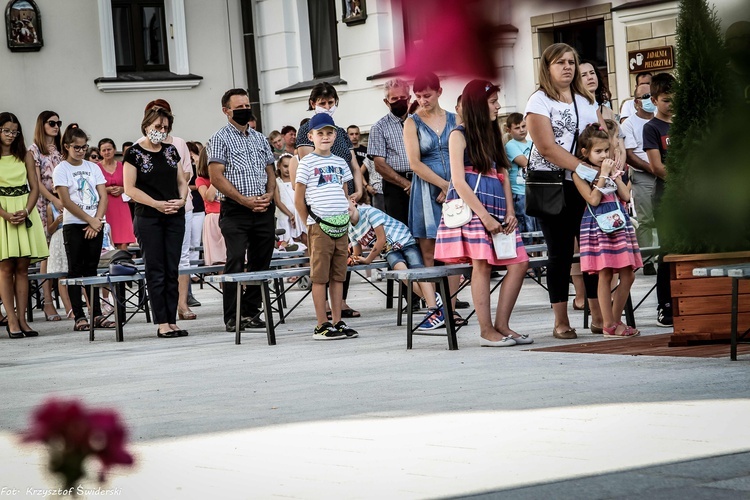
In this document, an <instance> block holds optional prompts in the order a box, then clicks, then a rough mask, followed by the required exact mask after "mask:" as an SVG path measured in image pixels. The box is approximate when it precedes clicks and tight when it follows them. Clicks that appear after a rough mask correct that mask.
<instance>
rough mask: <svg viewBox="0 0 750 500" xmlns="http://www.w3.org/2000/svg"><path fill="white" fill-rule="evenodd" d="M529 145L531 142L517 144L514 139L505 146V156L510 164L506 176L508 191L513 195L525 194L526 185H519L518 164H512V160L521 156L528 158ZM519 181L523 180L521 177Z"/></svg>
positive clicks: (523, 183)
mask: <svg viewBox="0 0 750 500" xmlns="http://www.w3.org/2000/svg"><path fill="white" fill-rule="evenodd" d="M531 145H532V142H531V141H529V140H527V141H526V142H519V141H517V140H515V139H511V140H509V141H508V143H507V144H506V145H505V154H506V156H507V157H508V161H509V162H510V172H508V175H509V176H510V191H511V193H513V194H521V195H523V194H526V183H525V182H520V183H519V179H518V173H519V169H520V168H521V167H520V166H519V165H518V163H516V162H514V161H513V159H514V158H517V157H519V156H521V155H523V156H525V157H526V158H528V157H529V154H530V153H531ZM520 180H523V177H521V179H520Z"/></svg>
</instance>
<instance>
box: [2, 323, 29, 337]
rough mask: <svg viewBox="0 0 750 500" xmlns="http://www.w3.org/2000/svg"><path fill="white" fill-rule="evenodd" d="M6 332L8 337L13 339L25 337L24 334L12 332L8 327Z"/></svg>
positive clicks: (6, 326)
mask: <svg viewBox="0 0 750 500" xmlns="http://www.w3.org/2000/svg"><path fill="white" fill-rule="evenodd" d="M5 331H6V332H8V337H10V338H12V339H22V338H23V337H24V335H23V332H11V331H10V327H9V326H8V325H5Z"/></svg>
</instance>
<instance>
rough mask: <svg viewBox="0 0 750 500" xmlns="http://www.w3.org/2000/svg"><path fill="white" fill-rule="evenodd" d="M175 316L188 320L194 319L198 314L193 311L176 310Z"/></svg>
mask: <svg viewBox="0 0 750 500" xmlns="http://www.w3.org/2000/svg"><path fill="white" fill-rule="evenodd" d="M177 317H178V318H180V319H182V320H185V321H190V320H193V319H196V318H197V317H198V315H197V314H195V313H194V312H193V311H185V312H180V311H177Z"/></svg>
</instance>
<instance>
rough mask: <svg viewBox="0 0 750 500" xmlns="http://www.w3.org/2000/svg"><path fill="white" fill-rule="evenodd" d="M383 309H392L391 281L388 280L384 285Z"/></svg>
mask: <svg viewBox="0 0 750 500" xmlns="http://www.w3.org/2000/svg"><path fill="white" fill-rule="evenodd" d="M385 293H386V295H385V308H386V309H393V280H392V279H390V278H389V279H388V281H386V283H385Z"/></svg>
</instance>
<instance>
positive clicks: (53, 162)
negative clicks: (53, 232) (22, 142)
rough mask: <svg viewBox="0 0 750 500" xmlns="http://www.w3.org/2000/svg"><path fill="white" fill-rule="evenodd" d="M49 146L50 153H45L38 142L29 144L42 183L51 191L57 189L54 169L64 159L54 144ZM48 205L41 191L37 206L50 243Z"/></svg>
mask: <svg viewBox="0 0 750 500" xmlns="http://www.w3.org/2000/svg"><path fill="white" fill-rule="evenodd" d="M47 148H48V150H49V154H47V155H43V154H42V152H41V151H39V146H37V145H36V144H32V145H31V146H29V151H30V152H31V156H32V157H33V158H34V165H36V168H37V169H38V170H39V174H40V177H41V179H42V185H43V186H44V187H45V188H47V191H49V192H50V193H51V192H53V190H54V189H55V184H54V182H53V181H52V171H53V170H55V167H56V166H57V164H58V163H60V162H61V161H62V153H60V152H59V151H58V150H57V148H56V147H55V146H54V144H50V145H48V146H47ZM47 205H49V200H48V199H47V198H45V197H44V195H43V194H42V193H41V192H40V193H39V199H38V200H37V202H36V208H37V210H38V211H39V217H41V219H42V225H43V226H44V234H45V235H46V237H47V243H49V238H50V236H49V234H48V233H47Z"/></svg>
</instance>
